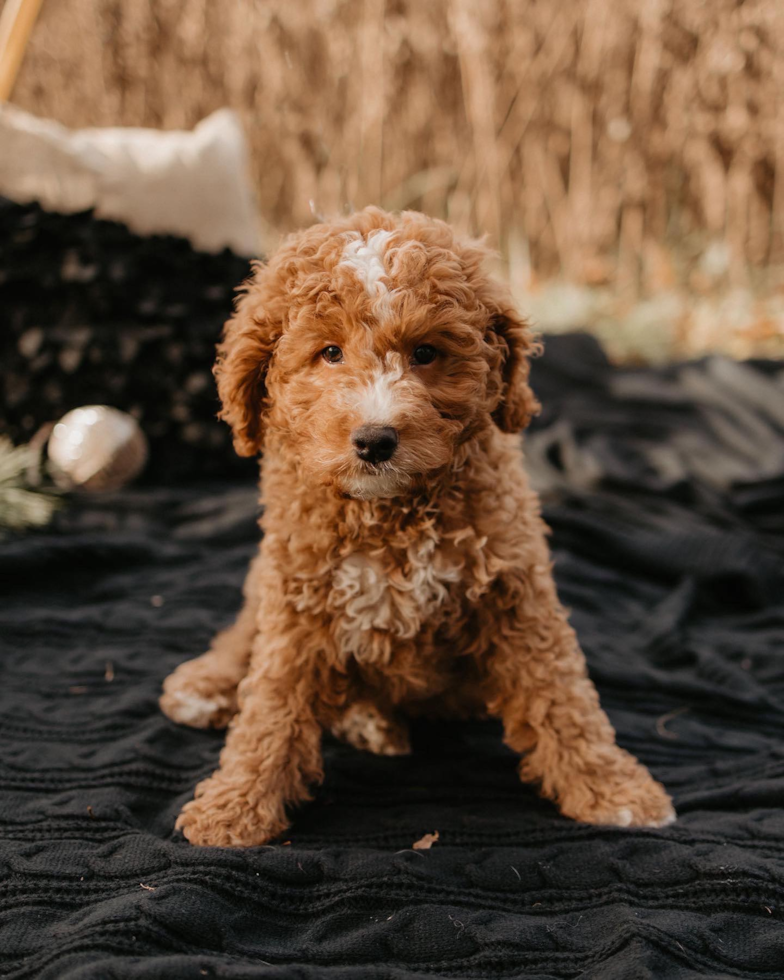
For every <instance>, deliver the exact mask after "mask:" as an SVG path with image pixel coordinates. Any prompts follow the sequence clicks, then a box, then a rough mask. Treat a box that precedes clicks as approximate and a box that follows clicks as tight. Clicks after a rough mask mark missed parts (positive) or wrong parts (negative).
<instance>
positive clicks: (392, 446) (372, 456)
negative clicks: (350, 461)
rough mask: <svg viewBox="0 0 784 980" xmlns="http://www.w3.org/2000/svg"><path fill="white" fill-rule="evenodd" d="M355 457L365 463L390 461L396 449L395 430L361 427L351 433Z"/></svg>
mask: <svg viewBox="0 0 784 980" xmlns="http://www.w3.org/2000/svg"><path fill="white" fill-rule="evenodd" d="M351 441H352V442H353V443H354V449H355V450H356V452H357V456H359V458H360V459H361V460H364V461H365V462H366V463H373V464H374V465H375V464H376V463H383V462H384V461H385V460H387V459H392V457H393V456H394V454H395V450H396V449H397V444H398V436H397V429H393V428H392V427H391V426H389V425H363V426H361V427H360V428H359V429H354V431H353V432H352V433H351Z"/></svg>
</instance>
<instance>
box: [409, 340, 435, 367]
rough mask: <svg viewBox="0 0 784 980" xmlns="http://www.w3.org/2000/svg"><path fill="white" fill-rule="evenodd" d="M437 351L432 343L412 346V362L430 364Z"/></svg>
mask: <svg viewBox="0 0 784 980" xmlns="http://www.w3.org/2000/svg"><path fill="white" fill-rule="evenodd" d="M437 353H438V351H437V350H436V349H435V347H433V345H432V344H420V345H419V347H416V348H414V355H413V360H414V364H432V363H433V361H434V360H435V359H436V354H437Z"/></svg>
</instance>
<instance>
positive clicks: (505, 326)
mask: <svg viewBox="0 0 784 980" xmlns="http://www.w3.org/2000/svg"><path fill="white" fill-rule="evenodd" d="M486 305H487V306H488V309H489V310H490V322H489V323H488V325H487V333H486V334H485V341H486V342H487V344H488V345H489V346H490V348H491V349H492V351H493V352H494V354H495V357H494V358H493V361H494V362H495V363H494V364H491V372H492V373H491V380H490V382H489V384H488V390H489V393H490V395H491V396H492V397H493V398H495V397H496V396H497V401H496V402H495V406H494V407H493V408H492V411H491V415H492V418H493V421H494V422H495V424H496V425H497V426H498V428H499V429H501V431H502V432H519V431H520V430H521V429H524V428H525V427H526V426H527V425H528V423H529V422H530V421H531V418H532V416H534V415H536V414H537V413H538V412H539V409H540V405H539V402H538V401H537V400H536V396H535V395H534V393H533V391H531V388H530V387H529V385H528V375H529V373H530V365H529V363H528V359H529V358H530V357H535V356H536V355H537V354H540V353H541V350H542V347H541V344H539V343H538V342H537V340H536V339H535V337H534V334H533V331H532V330H531V328H530V327H529V326H528V324H527V323H526V321H525V320H524V319H523V318H522V317H521V316H520V314H519V313H518V312H517V311H516V310H515V308H514V303H513V301H512V298H511V296H508V295H506V291H505V290H504V289H502V288H501V287H500V286H497V285H496V284H493V289H492V296H491V297H490V298H489V301H486Z"/></svg>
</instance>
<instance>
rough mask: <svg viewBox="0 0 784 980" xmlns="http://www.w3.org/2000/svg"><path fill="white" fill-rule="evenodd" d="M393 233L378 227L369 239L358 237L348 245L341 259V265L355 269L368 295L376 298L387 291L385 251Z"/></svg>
mask: <svg viewBox="0 0 784 980" xmlns="http://www.w3.org/2000/svg"><path fill="white" fill-rule="evenodd" d="M392 235H393V232H391V231H384V230H383V229H378V230H377V231H372V232H371V233H370V234H369V235H368V236H367V239H364V238H356V239H355V240H354V241H351V242H349V243H348V245H346V247H345V248H344V249H343V255H342V256H341V259H340V265H343V266H349V267H350V268H351V269H353V270H354V273H355V275H356V276H357V278H358V279H359V281H360V282H361V283H362V284H363V285H364V287H365V289H366V291H367V294H368V296H371V297H373V298H374V299H376V298H379V297H381V296H383V295H384V294H385V293H386V292H387V287H386V284H385V283H383V282H382V279H383V278H384V277H385V276H386V274H387V273H386V269H385V268H384V253H385V251H386V247H387V243H388V242H389V239H390V238H391V237H392Z"/></svg>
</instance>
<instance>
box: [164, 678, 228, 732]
mask: <svg viewBox="0 0 784 980" xmlns="http://www.w3.org/2000/svg"><path fill="white" fill-rule="evenodd" d="M158 704H159V705H160V709H161V711H162V712H163V713H164V714H165V715H166V717H167V718H171V720H172V721H176V722H177V724H178V725H188V726H189V727H191V728H225V727H226V725H228V723H229V721H230V720H231V717H232V715H233V714H234V708H233V704H232V702H231V701H229V699H228V698H226V697H225V696H224V695H223V694H219V693H218V692H212V693H210V695H209V696H206V697H205V696H204V695H203V694H199V693H198V691H194V690H189V689H188V688H185V687H183V688H180V689H179V690H169V691H167V690H164V693H163V694H162V695H161V696H160V698H159V699H158Z"/></svg>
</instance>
